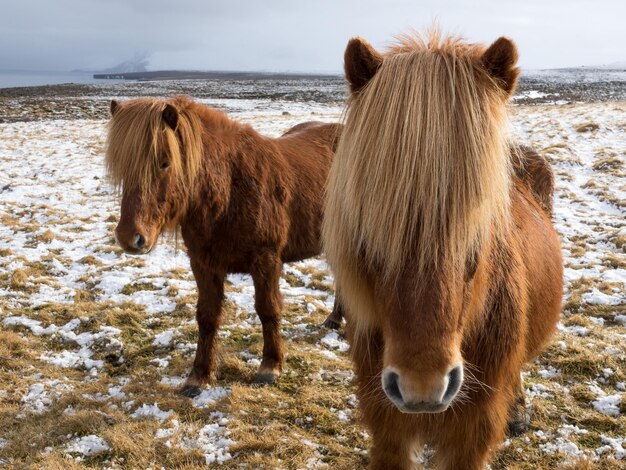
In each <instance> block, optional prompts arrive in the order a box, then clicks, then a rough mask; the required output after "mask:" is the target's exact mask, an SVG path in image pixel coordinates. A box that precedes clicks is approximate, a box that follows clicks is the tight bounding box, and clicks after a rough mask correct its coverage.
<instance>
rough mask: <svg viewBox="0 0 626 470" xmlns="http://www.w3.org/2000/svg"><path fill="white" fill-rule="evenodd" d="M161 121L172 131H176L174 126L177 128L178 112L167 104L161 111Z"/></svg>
mask: <svg viewBox="0 0 626 470" xmlns="http://www.w3.org/2000/svg"><path fill="white" fill-rule="evenodd" d="M163 120H164V121H165V122H166V123H167V125H168V126H170V127H171V128H172V129H173V130H176V126H178V110H177V109H176V108H175V107H174V106H172V105H171V104H169V103H168V104H167V105H165V109H164V110H163Z"/></svg>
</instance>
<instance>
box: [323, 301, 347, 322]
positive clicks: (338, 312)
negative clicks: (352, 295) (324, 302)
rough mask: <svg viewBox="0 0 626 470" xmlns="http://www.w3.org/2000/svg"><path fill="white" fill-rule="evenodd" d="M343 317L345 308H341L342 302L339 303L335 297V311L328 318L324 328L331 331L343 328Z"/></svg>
mask: <svg viewBox="0 0 626 470" xmlns="http://www.w3.org/2000/svg"><path fill="white" fill-rule="evenodd" d="M343 316H344V315H343V307H342V306H341V302H339V300H338V298H337V297H335V304H334V305H333V311H332V312H331V313H330V315H328V316H327V317H326V320H324V323H322V326H323V327H325V328H329V329H331V330H338V329H339V328H340V327H341V321H342V320H343Z"/></svg>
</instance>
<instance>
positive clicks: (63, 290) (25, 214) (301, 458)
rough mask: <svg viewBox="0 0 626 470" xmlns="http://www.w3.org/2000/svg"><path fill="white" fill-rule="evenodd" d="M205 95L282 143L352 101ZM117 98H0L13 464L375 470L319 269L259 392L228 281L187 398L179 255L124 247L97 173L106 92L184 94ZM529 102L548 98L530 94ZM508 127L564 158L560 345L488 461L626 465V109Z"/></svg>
mask: <svg viewBox="0 0 626 470" xmlns="http://www.w3.org/2000/svg"><path fill="white" fill-rule="evenodd" d="M196 85H197V86H198V87H199V86H200V85H198V84H195V85H193V86H196ZM181 86H184V87H191V86H192V84H189V83H188V84H183V85H181ZM206 86H207V85H206V84H205V85H202V87H201V88H202V90H204V91H199V90H195V91H194V90H193V89H189V88H184V89H180V90H175V91H176V92H183V93H190V94H193V95H194V96H198V97H200V98H202V99H203V100H204V101H205V102H207V103H209V104H211V105H213V106H217V107H221V108H223V109H226V110H228V111H229V113H230V114H231V116H232V117H234V118H237V119H239V120H241V121H244V122H249V123H251V124H252V125H253V126H254V127H256V128H257V129H258V130H259V131H261V132H264V133H266V134H269V135H278V134H280V133H281V132H282V131H284V130H286V129H287V128H288V127H289V126H291V125H293V124H296V123H298V122H301V121H304V120H309V119H322V120H328V121H333V120H338V119H339V118H340V114H341V111H342V108H341V99H342V96H343V95H342V93H343V91H342V92H341V94H340V93H339V92H337V91H336V90H338V88H337V87H336V84H329V83H326V82H323V81H322V82H320V83H317V84H316V85H311V86H310V87H308V88H305V89H298V86H297V84H290V83H286V84H285V85H284V86H282V87H279V91H278V92H275V95H276V96H266V95H262V96H260V95H259V94H258V91H255V90H254V89H253V88H252V87H251V86H248V85H246V84H242V85H241V87H240V90H241V91H240V93H239V94H238V95H237V96H235V95H234V94H233V93H234V92H233V91H232V90H231V91H228V90H226V91H222V92H221V94H220V93H217V92H216V93H217V94H211V93H212V92H210V90H209V91H207V90H208V89H206ZM211 86H215V88H219V87H218V85H211ZM233 86H239V85H233ZM247 86H248V87H247ZM111 87H112V88H107V87H102V88H97V87H96V88H93V87H89V88H88V90H86V89H84V88H82V87H76V88H75V90H77V91H76V92H75V93H74V94H73V96H66V95H63V94H61V95H60V94H59V91H58V90H59V89H56V91H54V90H53V91H50V92H48V91H46V90H48V89H39V90H37V91H36V92H32V93H23V92H22V93H21V94H20V92H15V91H14V92H12V93H7V92H6V90H5V91H3V90H0V103H2V106H1V108H0V120H2V121H3V123H2V124H0V218H1V219H0V465H5V466H7V467H11V468H20V467H21V468H27V467H28V468H30V467H39V468H46V469H48V468H161V467H165V468H195V467H197V466H198V467H199V466H202V465H204V464H206V463H218V464H222V465H223V466H224V467H226V468H241V467H243V468H332V469H354V468H362V467H363V466H365V465H366V463H367V448H368V445H369V440H368V435H367V432H366V431H365V429H364V428H363V427H362V426H361V425H360V424H359V423H358V419H357V418H358V411H357V402H356V398H355V396H354V388H353V385H352V372H351V365H350V362H349V359H348V356H347V348H348V345H347V343H346V342H345V341H344V339H343V337H342V336H341V333H339V334H338V333H335V332H331V331H328V330H325V329H323V328H320V324H321V323H322V321H323V320H324V318H325V316H326V314H327V313H328V312H329V310H330V308H331V307H332V302H333V298H334V297H333V284H332V276H331V273H330V271H329V270H328V267H327V265H326V264H325V262H324V260H323V259H321V258H320V259H311V260H309V261H306V262H301V263H294V264H291V265H287V266H285V268H284V272H283V279H282V281H281V289H282V292H283V294H284V296H285V308H284V321H283V325H282V326H283V334H284V337H285V339H286V346H287V364H286V372H285V374H284V376H283V377H282V378H281V379H280V380H279V382H278V383H277V384H276V385H275V386H272V387H265V388H258V387H255V386H253V385H252V384H251V380H252V377H253V375H254V372H255V371H256V368H257V366H258V364H259V358H260V351H261V347H262V341H261V328H260V324H259V322H258V320H257V318H256V315H255V313H254V309H253V293H254V292H253V287H252V282H251V280H250V278H249V277H248V276H230V277H229V282H228V286H227V302H226V307H225V314H224V321H223V326H222V329H221V332H220V335H219V336H220V339H219V341H220V348H221V358H220V365H219V369H218V372H217V378H216V381H215V384H214V386H213V387H212V388H211V389H207V390H206V391H205V392H204V393H203V394H202V395H200V396H199V397H197V398H195V399H193V400H189V399H186V398H183V397H181V396H180V395H179V394H178V390H179V387H180V384H181V383H182V381H183V380H184V376H185V373H186V372H187V371H188V369H189V366H190V363H191V361H192V359H193V354H194V349H195V341H196V335H197V329H196V326H195V320H194V307H193V305H194V303H195V298H196V292H195V285H194V282H193V277H192V275H191V273H190V271H189V265H188V260H187V257H186V254H185V251H184V247H183V246H181V244H180V242H179V243H178V246H177V243H176V240H175V239H166V240H162V243H161V244H160V246H159V247H158V248H157V249H155V250H154V251H153V252H152V253H150V255H148V256H145V257H130V256H127V255H125V254H123V253H122V252H121V251H120V249H119V248H118V247H117V246H116V244H115V241H114V239H113V233H112V230H113V228H114V227H115V223H116V220H117V217H118V213H119V201H118V199H117V197H116V194H115V191H114V190H113V189H112V188H110V187H109V185H108V184H107V183H106V181H105V179H104V171H103V144H104V135H105V125H106V121H105V118H106V115H107V109H108V106H107V102H108V100H109V99H110V98H111V97H118V98H119V97H122V98H124V97H130V96H136V95H137V94H142V95H145V94H155V95H159V94H169V92H171V91H172V90H171V85H164V84H163V83H160V82H159V83H150V84H119V85H115V86H113V85H111ZM142 87H145V88H142ZM325 87H326V88H325ZM137 90H140V92H137ZM268 90H269V88H268ZM166 91H167V92H168V93H166ZM531 91H535V92H536V93H546V94H548V93H547V89H544V90H543V91H541V90H538V89H535V88H533V89H527V90H522V94H520V95H519V96H523V93H527V94H528V93H530V92H531ZM246 93H247V94H246ZM316 93H319V94H320V95H319V96H321V95H324V96H325V97H324V98H323V99H322V98H316V96H318V95H316ZM531 95H532V94H531ZM329 96H330V97H331V98H329ZM543 98H545V97H543ZM543 98H541V99H543ZM523 99H526V98H518V100H516V102H518V103H519V102H521V101H520V100H523ZM527 99H531V100H532V99H534V98H530V97H527ZM536 99H540V98H536ZM565 101H566V102H569V101H568V100H565ZM572 101H576V100H572ZM512 117H513V132H514V133H515V135H516V136H517V137H518V138H519V139H520V140H521V141H523V142H525V143H528V144H531V145H532V146H533V147H535V148H536V149H537V150H539V151H541V152H542V153H543V154H544V155H545V156H546V157H548V159H549V160H550V161H551V163H552V164H553V166H554V170H555V173H556V177H557V194H556V198H555V222H556V225H557V228H558V230H559V233H560V235H561V239H562V243H563V252H564V255H565V264H566V269H565V277H566V287H567V290H566V293H565V299H564V309H563V316H562V320H561V323H560V325H559V331H558V333H557V335H556V337H555V339H554V342H553V344H552V345H551V346H550V347H549V348H548V350H547V351H546V353H545V354H544V355H543V356H542V357H541V358H540V359H539V360H537V361H536V362H535V363H533V364H530V365H529V367H528V368H527V370H526V372H525V373H524V380H525V386H526V388H527V390H528V401H529V404H530V405H531V406H532V408H533V410H534V414H533V419H532V424H531V429H530V431H528V432H527V433H526V434H524V435H522V436H521V437H519V438H514V439H510V440H507V441H506V442H505V443H504V444H503V445H502V446H501V448H500V449H499V451H498V453H497V457H496V460H495V461H494V462H493V464H492V468H494V469H507V468H520V469H537V468H553V467H557V466H563V467H566V468H602V469H604V468H606V469H609V468H611V469H613V468H626V450H625V449H626V395H625V390H626V352H625V349H624V342H625V340H626V296H625V285H624V284H625V283H626V223H625V217H624V215H625V211H626V207H625V206H626V179H625V177H626V166H625V159H626V139H625V138H624V137H625V132H626V103H624V102H623V101H621V102H620V101H609V102H606V101H605V102H601V103H586V104H585V103H583V104H581V103H575V104H566V103H563V104H538V103H534V104H533V105H524V106H520V105H518V106H515V107H513V109H512Z"/></svg>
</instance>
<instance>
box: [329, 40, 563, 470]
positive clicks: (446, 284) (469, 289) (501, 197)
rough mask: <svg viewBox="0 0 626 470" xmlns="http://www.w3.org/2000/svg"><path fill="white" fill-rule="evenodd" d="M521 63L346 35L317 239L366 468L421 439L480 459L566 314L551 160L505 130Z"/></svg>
mask: <svg viewBox="0 0 626 470" xmlns="http://www.w3.org/2000/svg"><path fill="white" fill-rule="evenodd" d="M516 62H517V50H516V47H515V45H514V44H513V42H511V41H510V40H509V39H506V38H500V39H498V40H497V41H496V42H495V43H493V44H492V45H491V46H490V47H488V48H486V47H483V46H481V45H472V44H467V43H465V42H463V41H461V40H460V39H457V38H442V37H440V36H439V35H438V34H436V33H433V34H430V36H429V37H428V38H426V39H423V38H421V37H420V36H417V35H415V36H405V37H402V38H400V40H399V41H398V43H397V44H396V45H395V46H392V47H391V48H390V50H389V51H388V52H387V53H386V54H384V55H383V54H380V53H378V52H377V51H376V50H374V49H373V48H372V46H370V45H369V44H368V43H367V42H366V41H364V40H362V39H359V38H355V39H352V40H351V41H350V42H349V43H348V47H347V49H346V52H345V72H346V77H347V79H348V82H349V84H350V89H351V96H350V99H349V103H348V114H347V118H346V127H345V129H344V132H343V134H342V138H341V142H340V143H339V147H338V149H337V154H336V157H335V160H334V162H333V166H332V168H331V172H330V176H329V183H328V189H327V193H328V196H327V203H326V212H325V220H324V226H323V238H324V248H325V250H326V252H327V257H328V260H329V262H330V265H331V267H332V268H333V270H334V273H335V278H336V282H337V287H338V292H339V294H340V297H341V299H340V300H341V302H342V304H343V307H344V309H345V312H346V317H347V322H348V323H347V329H348V337H349V340H350V343H351V354H352V358H353V361H354V364H355V369H356V375H357V383H358V395H359V399H360V409H361V411H362V415H363V418H364V421H365V423H366V425H367V426H368V427H369V429H370V431H371V435H372V439H373V442H372V448H371V452H370V467H371V468H376V469H406V468H412V467H413V466H414V465H415V463H414V459H413V457H414V452H415V451H416V450H419V449H420V448H421V446H422V445H424V444H428V445H429V446H431V447H432V448H434V449H435V454H434V456H433V464H434V465H435V467H436V468H445V469H455V470H456V469H479V468H483V466H484V465H485V464H486V463H487V462H488V460H489V458H490V456H491V454H492V453H493V451H494V450H495V449H496V448H497V446H498V444H499V443H500V442H501V440H502V439H503V438H504V436H505V432H506V429H507V417H508V415H509V413H510V414H511V416H512V417H513V418H514V420H515V418H519V411H520V410H519V406H523V403H524V399H523V390H522V384H521V378H520V372H521V369H522V367H523V365H524V364H525V363H526V362H528V361H530V360H532V359H533V358H535V357H536V356H537V355H538V354H540V352H541V351H542V350H543V348H544V347H545V345H546V343H547V341H548V340H549V338H550V336H551V335H552V333H553V331H554V329H555V325H556V323H557V321H558V318H559V313H560V309H561V296H562V292H563V281H562V277H563V268H562V260H561V252H560V245H559V240H558V237H557V234H556V232H555V230H554V228H553V226H552V222H551V213H550V211H551V207H552V190H553V178H552V173H551V169H550V168H549V165H548V164H547V163H546V162H545V160H543V159H542V158H541V157H540V156H538V155H537V154H535V153H533V152H531V151H529V150H527V149H526V150H525V149H521V148H518V147H515V146H511V144H510V143H509V140H508V136H507V132H506V125H507V112H506V106H507V101H508V99H509V97H510V96H511V94H512V93H513V90H514V88H515V85H516V81H517V78H518V74H519V69H518V68H517V67H516ZM516 399H517V400H516ZM518 424H519V423H518Z"/></svg>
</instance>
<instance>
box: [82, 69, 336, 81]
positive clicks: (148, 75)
mask: <svg viewBox="0 0 626 470" xmlns="http://www.w3.org/2000/svg"><path fill="white" fill-rule="evenodd" d="M341 76H342V75H341V74H308V73H289V72H236V71H230V72H229V71H209V72H200V71H190V70H155V71H149V72H148V71H139V72H117V71H110V72H109V71H103V72H101V73H95V74H94V75H93V78H97V79H115V80H261V79H266V80H298V79H305V78H309V79H310V78H338V77H341Z"/></svg>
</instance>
